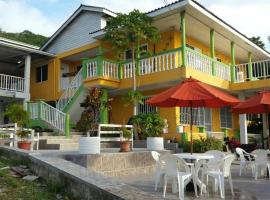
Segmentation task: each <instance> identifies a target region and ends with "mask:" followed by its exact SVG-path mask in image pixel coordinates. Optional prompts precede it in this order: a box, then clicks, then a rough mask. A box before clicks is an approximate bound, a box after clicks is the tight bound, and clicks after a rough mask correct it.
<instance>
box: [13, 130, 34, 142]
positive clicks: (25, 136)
mask: <svg viewBox="0 0 270 200" xmlns="http://www.w3.org/2000/svg"><path fill="white" fill-rule="evenodd" d="M30 133H31V132H30V131H25V130H21V131H18V132H17V133H16V135H17V136H19V137H20V138H21V139H22V140H23V141H24V140H27V139H28V135H29V134H30Z"/></svg>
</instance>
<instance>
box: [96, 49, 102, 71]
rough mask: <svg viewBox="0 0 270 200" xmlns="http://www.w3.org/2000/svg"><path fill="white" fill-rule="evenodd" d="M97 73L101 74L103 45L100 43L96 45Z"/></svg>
mask: <svg viewBox="0 0 270 200" xmlns="http://www.w3.org/2000/svg"><path fill="white" fill-rule="evenodd" d="M97 74H98V76H103V47H102V46H101V45H99V47H98V56H97Z"/></svg>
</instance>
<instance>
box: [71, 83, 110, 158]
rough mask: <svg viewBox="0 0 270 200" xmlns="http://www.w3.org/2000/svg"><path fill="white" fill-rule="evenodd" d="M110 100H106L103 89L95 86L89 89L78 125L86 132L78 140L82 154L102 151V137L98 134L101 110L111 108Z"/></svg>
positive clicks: (82, 104) (79, 128)
mask: <svg viewBox="0 0 270 200" xmlns="http://www.w3.org/2000/svg"><path fill="white" fill-rule="evenodd" d="M110 101H111V100H108V101H106V100H104V98H103V92H102V90H100V89H98V88H93V89H91V90H89V93H88V95H87V96H86V98H85V100H84V101H83V102H82V103H81V107H83V108H84V111H83V113H82V115H81V118H80V120H79V121H78V123H77V125H76V127H77V129H78V130H79V131H81V132H84V133H85V136H83V137H80V138H79V140H78V142H79V153H80V154H99V153H100V137H99V136H98V123H99V120H100V111H101V110H103V109H110V105H109V102H110Z"/></svg>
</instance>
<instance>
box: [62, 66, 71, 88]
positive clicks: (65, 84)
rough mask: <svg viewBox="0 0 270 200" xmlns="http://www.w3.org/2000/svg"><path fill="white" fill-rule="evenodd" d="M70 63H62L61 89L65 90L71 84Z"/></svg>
mask: <svg viewBox="0 0 270 200" xmlns="http://www.w3.org/2000/svg"><path fill="white" fill-rule="evenodd" d="M68 73H69V65H68V64H66V63H61V80H60V89H61V90H65V89H67V88H68V86H69V77H68V76H67V74H68Z"/></svg>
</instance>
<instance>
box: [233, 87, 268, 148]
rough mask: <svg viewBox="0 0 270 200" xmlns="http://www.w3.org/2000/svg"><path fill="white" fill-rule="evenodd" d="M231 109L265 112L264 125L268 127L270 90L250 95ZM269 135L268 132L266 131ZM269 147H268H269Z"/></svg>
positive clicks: (243, 111)
mask: <svg viewBox="0 0 270 200" xmlns="http://www.w3.org/2000/svg"><path fill="white" fill-rule="evenodd" d="M232 111H233V112H234V113H238V114H245V113H251V114H259V113H265V114H266V121H267V123H266V126H267V129H269V124H268V113H269V112H270V91H261V92H258V93H257V94H256V95H254V96H252V97H250V98H249V99H247V100H245V101H243V102H241V103H239V104H238V105H237V106H235V107H233V109H232ZM268 134H269V136H270V133H268ZM269 144H270V137H268V147H269V146H270V145H269ZM269 148H270V147H269Z"/></svg>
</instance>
